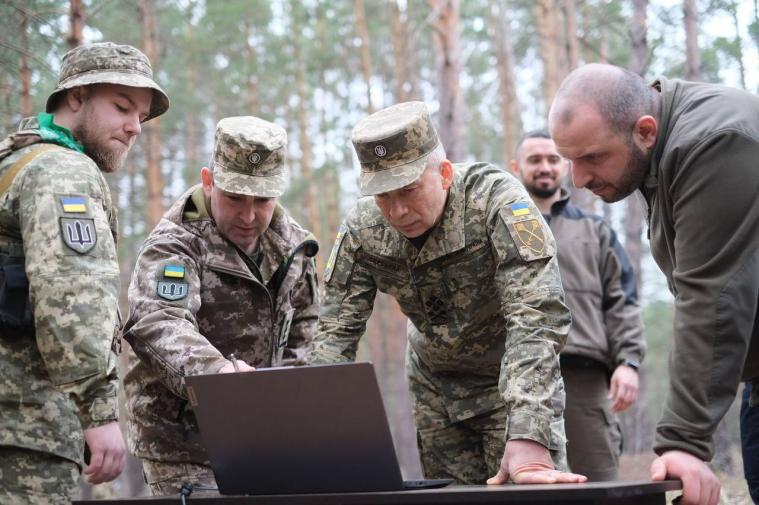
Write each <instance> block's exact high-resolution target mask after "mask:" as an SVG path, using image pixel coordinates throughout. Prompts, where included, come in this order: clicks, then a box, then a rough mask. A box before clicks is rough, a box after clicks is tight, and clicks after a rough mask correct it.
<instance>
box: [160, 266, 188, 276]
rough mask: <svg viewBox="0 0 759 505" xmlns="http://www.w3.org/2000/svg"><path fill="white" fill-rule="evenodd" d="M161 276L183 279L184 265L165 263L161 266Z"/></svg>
mask: <svg viewBox="0 0 759 505" xmlns="http://www.w3.org/2000/svg"><path fill="white" fill-rule="evenodd" d="M163 276H164V277H170V278H172V279H184V267H183V266H182V265H166V266H165V267H163Z"/></svg>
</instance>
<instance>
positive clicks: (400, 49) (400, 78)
mask: <svg viewBox="0 0 759 505" xmlns="http://www.w3.org/2000/svg"><path fill="white" fill-rule="evenodd" d="M388 9H389V11H390V22H391V26H392V43H393V97H394V98H395V102H396V103H398V102H406V101H408V100H418V99H419V84H418V82H417V81H418V79H417V68H416V65H415V64H414V61H415V58H414V51H413V38H412V34H411V30H410V27H409V20H408V6H407V7H406V10H405V11H404V12H403V13H402V12H401V9H400V6H399V5H398V2H397V0H391V1H390V2H388Z"/></svg>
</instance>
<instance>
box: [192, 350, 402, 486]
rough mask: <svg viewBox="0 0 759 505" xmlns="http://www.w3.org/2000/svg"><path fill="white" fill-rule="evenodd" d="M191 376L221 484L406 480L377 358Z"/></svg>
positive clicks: (195, 404)
mask: <svg viewBox="0 0 759 505" xmlns="http://www.w3.org/2000/svg"><path fill="white" fill-rule="evenodd" d="M185 380H186V384H187V393H188V397H189V398H190V405H191V406H192V408H193V410H194V412H195V416H196V418H197V421H198V426H199V428H200V433H201V436H202V438H203V442H204V444H205V447H206V450H207V451H208V455H209V459H210V461H211V467H212V468H213V471H214V474H215V476H216V482H217V484H218V485H219V491H220V492H221V493H222V494H278V493H319V492H358V491H392V490H400V489H403V481H402V479H401V472H400V469H399V467H398V461H397V459H396V455H395V449H394V448H393V441H392V438H391V435H390V429H389V427H388V424H387V417H386V416H385V409H384V407H383V404H382V398H381V396H380V391H379V387H378V386H377V379H376V376H375V374H374V367H373V366H372V364H371V363H343V364H336V365H315V366H308V367H286V368H269V369H261V370H256V371H254V372H246V373H235V374H217V375H198V376H191V377H186V378H185Z"/></svg>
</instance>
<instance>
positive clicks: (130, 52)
mask: <svg viewBox="0 0 759 505" xmlns="http://www.w3.org/2000/svg"><path fill="white" fill-rule="evenodd" d="M98 83H105V84H121V85H122V86H131V87H134V88H149V89H151V90H153V100H152V101H151V102H150V112H149V113H148V115H147V117H146V118H145V119H144V121H147V120H148V119H152V118H154V117H157V116H160V115H161V114H163V113H164V112H166V110H167V109H168V108H169V97H168V96H166V93H164V91H163V90H162V89H161V87H160V86H159V85H158V84H156V83H155V81H154V80H153V69H152V68H151V67H150V61H149V60H148V57H147V56H145V55H144V54H143V53H142V52H141V51H140V50H138V49H136V48H134V47H132V46H128V45H119V44H114V43H112V42H98V43H96V44H89V45H86V46H79V47H76V48H74V49H72V50H71V51H69V52H67V53H66V54H65V55H63V60H62V62H61V71H60V74H59V75H58V86H56V87H55V89H54V90H53V92H52V93H51V94H50V96H49V97H48V98H47V105H46V107H45V108H46V110H47V112H52V110H53V108H54V107H55V102H56V100H57V99H58V96H59V95H60V93H61V92H63V91H65V90H67V89H70V88H75V87H77V86H87V85H89V84H98Z"/></svg>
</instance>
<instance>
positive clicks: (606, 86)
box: [549, 65, 759, 505]
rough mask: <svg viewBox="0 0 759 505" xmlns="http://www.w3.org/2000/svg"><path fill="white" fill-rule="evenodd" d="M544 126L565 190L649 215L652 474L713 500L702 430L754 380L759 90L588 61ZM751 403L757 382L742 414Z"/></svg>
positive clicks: (758, 354) (757, 365)
mask: <svg viewBox="0 0 759 505" xmlns="http://www.w3.org/2000/svg"><path fill="white" fill-rule="evenodd" d="M549 125H550V129H551V136H552V137H553V139H554V140H555V141H556V146H557V148H558V150H559V153H560V154H561V155H562V156H564V157H565V158H568V159H569V160H571V161H572V176H573V178H574V183H575V185H576V186H578V187H586V188H588V189H590V190H591V191H593V192H594V193H595V194H597V195H599V196H600V197H601V198H603V199H604V200H605V201H607V202H613V201H617V200H620V199H622V198H624V197H625V196H627V195H629V194H631V193H632V192H634V191H636V190H637V191H638V192H639V194H640V195H641V196H642V198H643V201H644V203H645V206H646V207H647V209H648V210H647V216H648V224H649V235H650V239H651V251H652V254H653V256H654V259H655V260H656V262H657V264H658V265H659V267H660V268H661V269H662V271H663V272H664V274H665V275H666V276H667V281H668V283H669V287H670V290H671V291H672V293H673V294H674V296H675V324H674V342H673V345H672V354H671V357H670V388H669V392H668V395H667V402H666V404H665V406H664V413H663V415H662V418H661V420H660V421H659V424H658V426H657V430H656V442H655V445H654V450H655V451H656V452H657V454H659V458H657V459H656V460H655V461H654V463H653V465H652V468H651V476H652V478H653V479H655V480H660V479H664V478H665V477H670V478H679V479H682V481H683V498H684V499H683V502H682V503H683V504H684V505H687V504H709V505H716V503H717V502H718V500H719V490H720V486H719V482H718V481H717V479H716V477H715V475H714V473H713V472H712V471H711V470H710V469H709V467H708V466H707V465H706V463H705V462H706V461H709V460H710V459H711V457H712V455H713V452H714V444H713V437H712V435H713V433H714V430H715V428H716V427H717V424H718V423H719V421H720V419H722V417H723V416H724V415H725V412H726V411H727V409H728V408H729V407H730V404H731V403H732V402H733V400H734V398H735V394H736V391H737V389H738V385H739V383H740V382H741V381H745V382H749V383H754V385H755V384H756V382H757V380H758V379H759V338H757V333H759V324H757V306H758V305H759V233H757V230H758V229H759V201H758V200H757V194H759V166H757V163H758V160H759V97H756V96H755V95H751V94H749V93H746V92H744V91H740V90H737V89H732V88H728V87H724V86H718V85H714V84H704V83H694V82H685V81H679V80H669V79H664V78H660V79H657V80H656V81H655V82H654V83H653V84H652V85H650V86H649V85H647V84H646V82H645V81H644V80H643V79H642V78H641V77H639V76H638V75H635V74H632V73H630V72H628V71H626V70H623V69H621V68H617V67H613V66H610V65H586V66H584V67H581V68H579V69H577V70H575V71H574V72H572V73H571V74H570V75H569V76H568V77H567V78H566V80H565V81H564V83H563V84H562V85H561V87H560V89H559V91H558V92H557V95H556V98H555V101H554V103H553V105H552V107H551V112H550V115H549ZM758 402H759V395H757V394H756V388H755V387H754V394H753V398H751V401H750V402H749V406H748V408H750V409H752V410H755V409H757V408H759V406H757V403H758ZM744 419H747V420H750V419H753V420H754V421H753V422H751V421H749V422H747V423H744V424H743V425H742V426H741V429H742V432H743V435H744V439H745V440H744V460H748V461H752V460H755V459H756V457H757V456H756V449H754V450H753V451H752V450H750V449H748V447H749V444H750V440H751V439H754V440H755V439H756V437H757V436H759V434H758V433H757V431H759V427H758V426H757V425H756V419H757V417H756V416H753V417H751V416H745V417H744ZM747 441H748V442H749V443H746V442H747ZM754 447H755V448H756V445H754ZM747 473H748V472H747ZM747 477H749V478H751V477H750V476H748V475H747ZM754 478H755V477H754ZM750 485H751V484H750Z"/></svg>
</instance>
